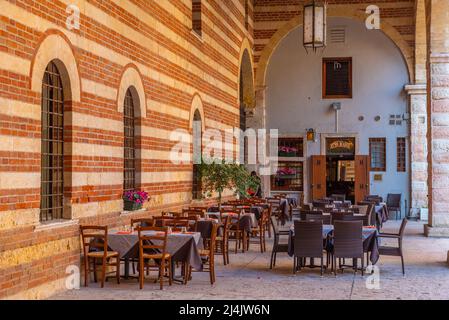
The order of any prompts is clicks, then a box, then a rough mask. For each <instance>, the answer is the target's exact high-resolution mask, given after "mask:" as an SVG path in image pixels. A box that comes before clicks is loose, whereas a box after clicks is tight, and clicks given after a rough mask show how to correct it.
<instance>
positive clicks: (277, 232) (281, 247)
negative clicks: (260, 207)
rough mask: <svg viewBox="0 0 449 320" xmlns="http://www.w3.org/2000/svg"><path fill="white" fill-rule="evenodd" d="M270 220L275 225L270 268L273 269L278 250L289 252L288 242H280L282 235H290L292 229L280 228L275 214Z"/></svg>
mask: <svg viewBox="0 0 449 320" xmlns="http://www.w3.org/2000/svg"><path fill="white" fill-rule="evenodd" d="M270 222H271V225H272V227H273V234H274V242H273V249H272V251H271V260H270V269H273V267H275V266H276V257H277V254H278V252H288V243H280V237H281V236H289V235H290V231H288V230H282V231H281V230H279V227H278V222H277V221H276V217H275V216H271V217H270Z"/></svg>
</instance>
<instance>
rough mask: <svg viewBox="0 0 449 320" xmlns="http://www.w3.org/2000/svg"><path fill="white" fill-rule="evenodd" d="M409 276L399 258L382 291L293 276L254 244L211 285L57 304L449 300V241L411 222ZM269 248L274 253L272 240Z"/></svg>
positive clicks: (200, 282) (198, 279) (133, 290)
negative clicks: (271, 263) (425, 232)
mask: <svg viewBox="0 0 449 320" xmlns="http://www.w3.org/2000/svg"><path fill="white" fill-rule="evenodd" d="M398 228H399V223H398V222H394V221H391V222H388V223H387V224H386V225H385V226H384V231H385V232H388V231H396V230H397V229H398ZM404 247H405V261H406V273H407V274H406V276H405V277H403V276H402V273H401V267H400V259H399V258H395V257H381V259H380V260H379V263H378V264H377V265H378V267H379V268H380V287H381V288H380V289H379V290H376V289H373V290H369V289H367V287H366V281H367V279H368V278H369V277H368V276H366V275H365V277H362V276H361V275H360V273H359V274H357V275H354V274H353V273H352V272H350V271H346V272H345V273H344V274H343V275H338V277H337V278H335V277H334V276H333V275H331V274H325V276H324V277H323V278H321V277H320V275H319V270H318V269H316V270H304V271H302V272H300V273H298V274H297V275H296V276H295V275H293V274H292V270H291V269H292V259H291V258H290V257H288V256H287V255H286V254H280V255H279V256H278V262H277V266H276V268H275V269H274V270H269V267H268V266H269V259H270V252H267V253H265V254H261V253H260V252H257V248H258V247H257V245H252V249H251V251H250V252H247V253H245V254H241V253H239V254H237V255H234V254H231V257H230V258H231V264H230V265H228V266H226V267H224V266H223V265H222V263H221V262H222V261H221V259H217V260H218V266H217V270H216V273H217V282H216V284H215V285H214V286H211V285H210V283H209V278H208V274H207V273H204V274H203V273H194V274H193V280H192V281H191V282H190V283H189V284H188V285H187V286H183V285H179V284H175V285H173V286H172V287H168V286H167V288H166V289H164V291H160V290H158V286H157V285H156V284H154V283H152V282H151V281H148V282H147V283H146V285H145V288H144V290H142V291H140V290H139V288H138V284H137V281H136V280H134V281H127V282H122V283H121V284H120V285H117V284H115V283H112V281H111V282H110V283H107V284H106V287H105V288H104V289H100V288H99V287H98V286H97V285H96V284H91V285H90V287H89V288H87V289H86V288H84V287H82V288H81V290H77V291H70V292H66V293H63V294H60V295H58V296H55V297H52V299H83V300H85V299H87V300H95V299H100V300H113V299H194V300H201V299H259V300H260V299H285V300H292V299H325V300H332V299H449V267H448V265H447V263H446V259H447V252H448V250H449V239H436V238H425V237H424V236H423V226H422V224H421V223H418V222H410V223H409V225H408V227H407V230H406V236H405V239H404ZM267 248H269V249H270V250H271V241H269V243H268V246H267Z"/></svg>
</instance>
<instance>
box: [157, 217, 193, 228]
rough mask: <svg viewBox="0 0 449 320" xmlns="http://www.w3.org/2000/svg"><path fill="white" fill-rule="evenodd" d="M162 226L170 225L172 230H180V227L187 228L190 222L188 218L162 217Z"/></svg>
mask: <svg viewBox="0 0 449 320" xmlns="http://www.w3.org/2000/svg"><path fill="white" fill-rule="evenodd" d="M162 226H163V227H170V228H172V230H173V231H182V228H185V229H186V230H188V229H189V227H190V223H189V220H187V219H186V218H184V217H182V218H179V219H164V220H162Z"/></svg>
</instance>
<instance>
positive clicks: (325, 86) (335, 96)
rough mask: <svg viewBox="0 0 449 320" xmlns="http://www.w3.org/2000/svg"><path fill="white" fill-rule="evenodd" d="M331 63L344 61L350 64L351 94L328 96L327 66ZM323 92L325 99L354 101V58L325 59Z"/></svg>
mask: <svg viewBox="0 0 449 320" xmlns="http://www.w3.org/2000/svg"><path fill="white" fill-rule="evenodd" d="M329 61H342V62H349V91H350V92H349V94H347V95H327V94H326V92H327V82H326V75H327V70H326V64H327V62H329ZM322 77H323V78H322V90H323V99H352V97H353V83H352V78H353V77H352V57H343V58H323V61H322Z"/></svg>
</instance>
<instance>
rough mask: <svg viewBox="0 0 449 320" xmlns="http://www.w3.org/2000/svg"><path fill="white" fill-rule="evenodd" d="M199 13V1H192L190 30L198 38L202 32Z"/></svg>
mask: <svg viewBox="0 0 449 320" xmlns="http://www.w3.org/2000/svg"><path fill="white" fill-rule="evenodd" d="M201 11H202V9H201V0H192V30H193V31H194V32H195V33H196V34H197V35H199V36H201V35H202V32H203V30H202V29H203V26H202V24H203V22H202V17H201Z"/></svg>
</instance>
